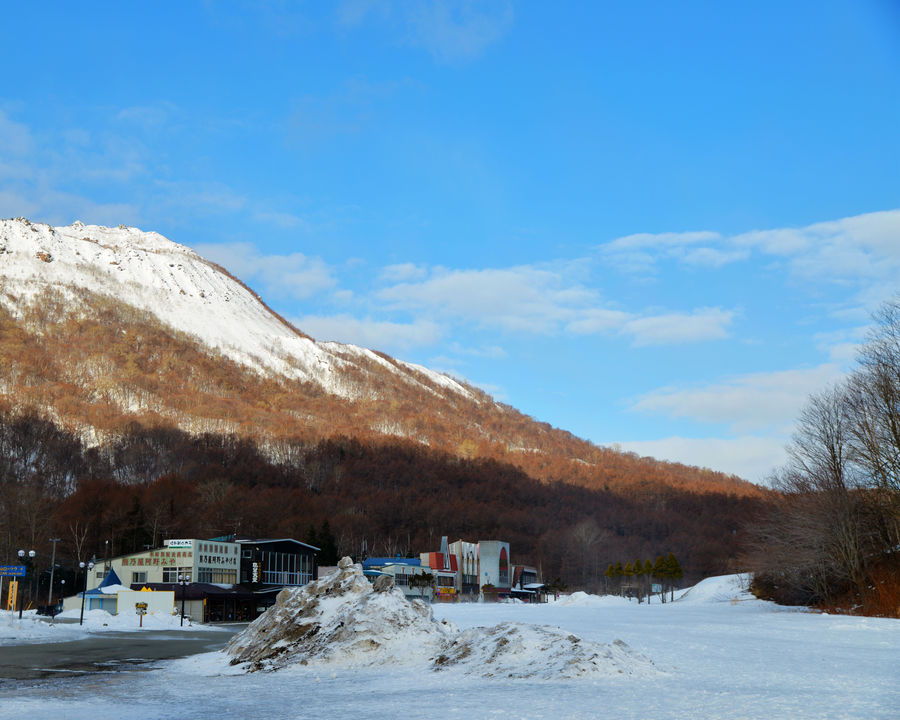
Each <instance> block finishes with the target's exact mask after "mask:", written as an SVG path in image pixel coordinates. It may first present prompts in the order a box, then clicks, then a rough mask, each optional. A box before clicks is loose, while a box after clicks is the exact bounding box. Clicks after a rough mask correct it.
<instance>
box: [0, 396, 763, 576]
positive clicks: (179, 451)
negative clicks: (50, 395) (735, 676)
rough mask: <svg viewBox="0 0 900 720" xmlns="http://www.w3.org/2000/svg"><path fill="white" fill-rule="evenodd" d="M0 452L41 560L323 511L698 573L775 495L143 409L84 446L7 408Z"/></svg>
mask: <svg viewBox="0 0 900 720" xmlns="http://www.w3.org/2000/svg"><path fill="white" fill-rule="evenodd" d="M0 458H2V460H3V462H2V463H0V490H2V492H0V529H2V534H0V552H4V553H6V554H7V555H8V554H9V553H10V552H14V551H15V548H16V546H17V545H18V546H24V545H27V546H29V547H34V548H36V549H37V550H38V551H39V554H40V556H41V558H43V563H44V565H46V561H47V557H48V552H49V543H48V542H47V538H48V537H51V536H54V537H58V538H60V539H61V541H60V543H59V546H58V548H57V550H58V555H57V559H58V561H59V562H60V565H61V567H63V568H71V567H72V566H74V564H75V563H76V562H77V560H79V559H86V558H88V557H90V556H91V555H92V554H94V553H97V554H102V552H104V551H108V552H109V553H110V554H113V555H114V554H119V553H126V552H132V551H135V550H140V549H142V548H143V547H144V546H146V545H158V544H159V543H160V541H161V540H162V539H163V538H166V537H214V536H220V535H224V534H230V533H246V534H250V535H257V536H275V537H282V536H288V537H296V538H305V537H308V536H309V535H308V533H309V529H310V527H315V528H322V527H323V526H324V525H325V522H326V521H327V522H328V523H329V524H330V527H331V531H332V532H333V533H334V536H335V538H336V544H337V550H338V551H339V552H340V553H343V554H353V555H356V554H358V553H359V552H360V551H361V549H362V548H363V546H364V543H365V546H366V547H367V548H368V551H369V553H370V554H375V555H394V554H395V553H398V552H399V553H403V554H406V553H408V552H414V553H417V552H420V551H425V550H433V549H436V548H437V547H438V546H439V542H440V536H441V535H444V534H446V535H449V536H450V537H451V538H453V539H455V538H457V537H462V538H465V539H469V540H480V539H504V540H508V541H509V542H510V544H511V548H512V553H513V561H514V562H527V563H535V564H537V565H539V566H540V567H541V568H542V570H543V573H544V576H545V577H546V578H547V579H548V580H552V579H554V578H557V577H559V578H560V579H561V580H562V581H564V582H566V583H568V584H570V585H571V586H579V587H597V586H598V584H599V583H600V579H601V576H602V573H603V570H604V569H605V568H606V566H607V564H608V563H609V562H615V561H616V560H618V559H620V558H622V557H628V558H632V559H633V558H641V557H642V558H653V557H655V556H657V555H660V554H665V553H668V552H673V553H675V555H676V556H677V557H678V558H679V560H680V561H681V565H682V567H683V568H684V569H685V573H686V581H688V582H689V581H691V580H695V579H698V578H700V577H703V576H706V575H710V574H717V573H724V572H728V571H731V570H733V569H734V562H735V558H736V557H737V554H738V552H739V546H740V541H741V535H742V531H741V525H742V522H743V521H745V520H746V519H747V518H748V517H750V516H752V515H754V514H756V513H757V512H759V510H760V509H761V508H762V507H763V506H764V504H765V503H764V501H762V500H760V499H757V498H749V497H737V496H734V495H729V494H722V493H693V492H688V491H685V490H681V489H678V488H672V487H667V486H656V487H655V488H651V487H650V486H647V485H645V486H643V487H642V488H641V489H640V491H639V492H633V493H630V494H627V495H626V494H623V493H617V492H612V491H605V490H592V489H588V488H584V487H579V486H576V485H571V484H565V483H545V482H539V481H536V480H534V479H532V478H530V477H528V476H527V475H526V474H525V473H524V472H522V471H521V470H520V469H518V468H515V467H513V466H511V465H509V464H504V463H499V462H497V461H493V460H481V459H472V460H466V459H461V458H458V457H454V456H450V455H447V454H445V453H441V452H437V451H434V450H431V449H429V448H427V447H425V446H422V445H420V444H418V443H413V442H410V441H408V440H396V439H395V440H383V441H375V440H371V441H368V442H362V441H360V440H358V439H351V438H333V439H330V440H324V441H321V442H319V443H316V444H314V445H311V446H309V447H307V448H306V449H305V450H303V451H302V452H298V453H296V454H295V455H294V456H293V457H292V458H290V459H289V460H285V461H283V462H280V463H276V462H273V461H272V460H271V459H269V458H267V457H266V456H265V454H264V453H262V452H261V451H260V449H259V448H258V447H257V446H256V445H255V444H254V443H253V442H251V441H249V440H247V439H242V438H238V437H235V436H224V435H212V434H204V435H189V434H187V433H184V432H182V431H179V430H176V429H171V428H169V429H166V428H162V427H157V428H153V429H147V428H141V427H139V426H136V425H133V426H131V427H128V428H124V429H123V430H122V431H121V432H120V433H119V434H118V436H117V437H115V438H110V439H108V441H107V443H106V444H104V445H102V446H99V447H95V448H92V449H85V448H84V446H83V445H82V444H81V443H80V441H79V440H78V439H77V438H75V437H74V436H73V435H71V434H70V433H68V432H66V431H64V430H62V429H60V428H58V427H56V426H55V425H54V424H53V423H52V422H51V421H49V420H48V419H46V418H40V417H38V416H36V415H33V414H25V415H22V414H18V413H15V412H12V411H10V410H3V409H2V408H0ZM107 542H108V543H109V545H108V546H107Z"/></svg>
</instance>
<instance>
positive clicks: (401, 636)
mask: <svg viewBox="0 0 900 720" xmlns="http://www.w3.org/2000/svg"><path fill="white" fill-rule="evenodd" d="M448 627H449V624H442V623H438V622H437V621H435V620H434V617H433V615H432V612H431V607H430V606H428V605H426V604H425V603H424V602H418V601H417V602H409V601H407V600H406V598H405V597H404V596H403V593H402V592H401V591H400V590H397V589H395V588H393V587H390V586H388V587H385V588H384V589H383V590H381V591H376V590H375V589H374V588H373V586H372V584H371V583H370V582H369V581H368V580H366V578H365V576H364V575H363V574H362V568H361V566H359V565H354V564H353V563H352V561H351V560H350V559H349V558H344V559H343V560H341V562H340V563H339V564H338V569H337V571H336V572H335V573H333V574H331V575H328V576H326V577H324V578H322V579H320V580H317V581H315V582H313V583H310V584H308V585H305V586H303V587H300V588H285V589H284V590H282V591H281V592H280V593H278V597H277V598H276V601H275V605H274V606H273V607H271V608H269V610H267V611H266V612H265V613H263V614H262V615H261V616H260V617H259V618H257V619H256V620H255V621H253V622H252V623H251V624H250V625H249V626H248V627H247V629H246V630H244V631H243V632H242V633H240V634H239V635H237V636H235V637H234V638H233V639H232V640H231V642H230V643H229V644H228V646H227V647H226V648H225V652H226V653H228V654H229V655H231V656H232V664H237V663H249V665H248V669H250V670H277V669H279V668H281V667H285V666H287V665H293V664H297V663H299V664H304V665H305V664H307V663H310V662H316V661H319V662H328V661H334V662H340V663H341V664H344V665H371V664H375V663H382V662H414V661H416V660H423V659H424V660H427V659H428V658H430V657H432V656H434V655H435V654H437V653H438V651H439V650H440V649H441V647H442V646H443V643H444V641H445V639H446V638H447V632H448V630H447V628H448Z"/></svg>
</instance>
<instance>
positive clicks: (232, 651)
mask: <svg viewBox="0 0 900 720" xmlns="http://www.w3.org/2000/svg"><path fill="white" fill-rule="evenodd" d="M225 652H226V653H227V654H228V655H230V656H231V663H232V665H243V666H244V667H245V669H246V670H247V671H248V672H253V671H258V670H262V671H272V670H278V669H280V668H284V667H288V666H293V665H309V664H319V663H334V664H338V665H341V666H345V667H346V666H351V667H352V666H362V665H376V664H383V663H392V664H404V665H410V664H412V665H417V666H419V667H423V666H424V667H430V668H431V669H433V670H436V671H441V672H453V671H455V672H462V673H464V674H466V675H479V676H483V677H488V678H492V677H493V678H535V679H541V678H543V679H562V678H578V677H598V676H606V677H616V676H649V675H656V674H658V671H657V670H656V668H655V667H654V665H653V663H652V662H651V661H650V660H649V659H648V658H646V657H644V656H642V655H640V654H639V653H636V652H634V651H633V650H631V648H629V647H628V646H627V645H626V644H625V643H624V642H622V641H621V640H616V641H615V642H613V643H610V644H603V643H596V642H590V641H586V640H583V639H581V638H579V637H577V636H576V635H573V634H572V633H568V632H564V631H562V630H560V629H559V628H554V627H550V626H546V625H544V626H537V625H528V624H524V623H501V624H499V625H495V626H493V627H489V628H483V627H479V628H472V629H470V630H466V631H464V632H460V631H459V630H458V629H457V628H456V627H455V626H454V625H453V624H452V623H449V622H446V621H444V622H438V621H436V620H435V619H434V616H433V614H432V611H431V607H430V606H429V605H427V604H425V603H423V602H422V601H419V600H413V601H409V600H407V599H406V597H405V596H404V595H403V593H402V592H400V590H397V589H396V588H394V587H393V585H392V584H391V583H390V582H385V579H380V581H379V583H377V584H376V586H375V587H373V586H372V584H371V583H370V582H369V581H368V580H366V578H365V577H364V576H363V573H362V568H361V567H360V566H359V565H354V564H353V563H352V561H351V560H350V559H349V558H344V559H343V560H341V562H340V563H339V565H338V569H337V571H336V572H335V573H333V574H331V575H328V576H327V577H324V578H322V579H320V580H317V581H316V582H313V583H310V584H309V585H306V586H304V587H301V588H288V589H285V590H283V591H282V592H281V593H279V594H278V598H277V600H276V603H275V605H274V606H273V607H272V608H270V609H269V610H268V611H267V612H266V613H264V614H263V615H262V616H261V617H259V618H258V619H257V620H255V621H254V622H253V623H251V624H250V625H249V626H248V627H247V629H246V630H244V632H242V633H240V634H239V635H236V636H235V637H234V638H233V639H232V640H231V642H230V643H229V644H228V646H227V647H226V648H225Z"/></svg>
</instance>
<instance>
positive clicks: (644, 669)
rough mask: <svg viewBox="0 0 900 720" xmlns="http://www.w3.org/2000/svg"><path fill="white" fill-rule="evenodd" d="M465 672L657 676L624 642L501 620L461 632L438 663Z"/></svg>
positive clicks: (553, 676)
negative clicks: (588, 638)
mask: <svg viewBox="0 0 900 720" xmlns="http://www.w3.org/2000/svg"><path fill="white" fill-rule="evenodd" d="M434 664H435V667H436V669H443V668H451V667H454V666H457V667H459V668H461V669H462V670H463V671H464V672H466V673H467V674H479V675H483V676H484V677H497V678H532V679H540V680H560V679H570V678H578V677H586V676H591V677H596V676H598V675H600V676H602V675H606V676H617V675H634V676H641V677H647V676H649V675H657V674H658V671H657V670H656V668H655V667H654V666H653V663H652V662H651V661H650V660H649V659H648V658H646V657H644V656H643V655H640V654H639V653H636V652H634V651H633V650H632V649H631V648H629V647H628V645H627V644H625V643H624V642H622V641H621V640H616V641H614V642H612V643H610V644H601V643H596V642H589V641H586V640H582V639H581V638H580V637H578V636H577V635H573V634H572V633H568V632H565V631H563V630H560V629H559V628H554V627H550V626H549V625H528V624H525V623H500V624H499V625H494V626H493V627H489V628H482V627H478V628H471V629H469V630H466V631H464V632H462V633H460V634H459V636H458V637H456V638H455V639H454V640H452V641H451V643H450V645H449V646H448V647H447V648H446V650H444V652H443V653H442V654H441V655H440V656H438V657H437V658H436V659H435V661H434Z"/></svg>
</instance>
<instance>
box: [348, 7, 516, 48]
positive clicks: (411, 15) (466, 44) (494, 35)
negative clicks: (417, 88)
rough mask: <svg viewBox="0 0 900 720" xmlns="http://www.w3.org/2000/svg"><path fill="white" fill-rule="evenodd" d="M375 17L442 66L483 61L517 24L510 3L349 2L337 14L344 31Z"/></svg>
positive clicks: (402, 40)
mask: <svg viewBox="0 0 900 720" xmlns="http://www.w3.org/2000/svg"><path fill="white" fill-rule="evenodd" d="M369 18H373V19H376V20H378V21H379V22H382V23H385V22H386V23H387V24H388V26H389V27H390V28H391V29H392V30H393V31H394V32H395V33H398V34H399V36H400V38H401V42H403V43H404V44H406V45H409V46H410V47H419V48H423V49H424V50H426V51H427V52H429V53H431V55H432V56H433V57H434V59H435V60H436V61H438V62H440V63H456V62H465V61H470V60H474V59H476V58H478V57H480V56H481V55H482V54H483V53H484V51H485V50H486V49H487V48H488V47H489V46H490V45H492V44H494V43H495V42H497V41H498V40H500V39H501V38H502V37H503V36H504V35H505V34H506V32H507V31H508V30H509V28H510V27H511V26H512V24H513V20H514V12H513V7H512V4H511V3H510V2H481V1H479V0H400V1H399V2H396V1H395V2H393V3H392V2H390V1H389V0H382V1H381V2H371V1H370V0H345V1H344V2H342V3H341V4H340V6H339V8H338V11H337V21H338V23H339V24H340V25H342V26H344V27H358V26H360V25H362V24H363V23H364V22H365V21H366V20H367V19H369Z"/></svg>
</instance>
